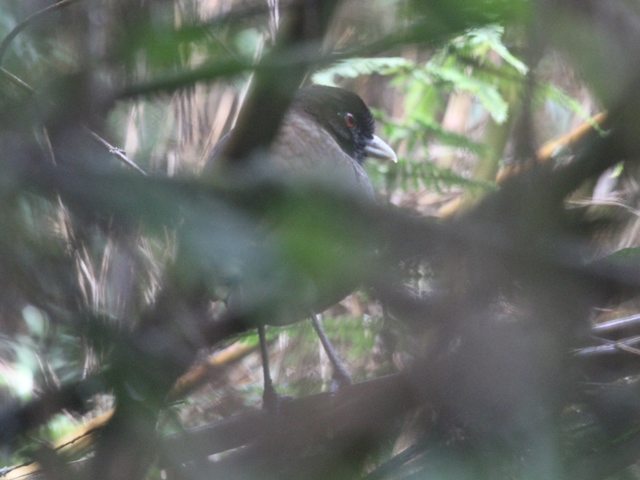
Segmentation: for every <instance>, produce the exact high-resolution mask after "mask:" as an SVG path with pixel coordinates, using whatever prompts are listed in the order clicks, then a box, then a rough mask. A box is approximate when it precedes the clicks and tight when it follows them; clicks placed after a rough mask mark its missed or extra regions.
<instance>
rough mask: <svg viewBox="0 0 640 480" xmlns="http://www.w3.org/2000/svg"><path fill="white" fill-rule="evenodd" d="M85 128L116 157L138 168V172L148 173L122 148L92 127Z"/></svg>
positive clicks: (135, 168)
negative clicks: (112, 143)
mask: <svg viewBox="0 0 640 480" xmlns="http://www.w3.org/2000/svg"><path fill="white" fill-rule="evenodd" d="M84 129H85V130H86V131H87V132H89V134H90V135H91V136H92V137H93V138H95V139H96V140H97V141H99V142H100V143H101V144H103V145H104V146H105V147H107V148H108V149H109V153H110V154H112V155H115V156H116V157H118V158H119V159H120V160H122V162H123V163H125V164H126V165H128V166H130V167H131V168H133V169H134V170H136V171H137V172H138V173H141V174H142V175H145V176H146V175H147V172H145V171H144V170H143V169H142V168H140V167H139V166H138V165H137V164H136V163H135V162H134V161H133V160H131V159H130V158H129V157H127V155H126V154H125V153H124V151H123V150H122V149H121V148H118V147H114V146H113V145H111V144H110V143H109V142H107V141H106V140H105V139H104V138H102V137H101V136H100V135H98V134H97V133H96V132H94V131H93V130H91V129H89V128H87V127H84Z"/></svg>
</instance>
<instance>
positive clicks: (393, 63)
mask: <svg viewBox="0 0 640 480" xmlns="http://www.w3.org/2000/svg"><path fill="white" fill-rule="evenodd" d="M415 68H416V64H415V62H412V61H410V60H407V59H405V58H402V57H381V58H350V59H349V60H341V61H339V62H337V63H336V64H335V65H332V66H331V67H329V68H325V69H323V70H320V71H319V72H316V73H314V74H313V76H312V78H313V81H314V82H315V83H319V84H322V85H330V86H335V85H336V81H337V77H343V78H356V77H359V76H360V75H371V74H373V73H375V74H377V75H398V74H401V73H404V72H410V71H412V70H414V69H415Z"/></svg>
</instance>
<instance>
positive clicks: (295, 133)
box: [203, 85, 397, 408]
mask: <svg viewBox="0 0 640 480" xmlns="http://www.w3.org/2000/svg"><path fill="white" fill-rule="evenodd" d="M233 132H234V131H233V130H231V131H230V132H228V133H227V134H226V135H225V136H224V137H223V138H222V139H221V140H220V141H219V142H218V143H217V144H216V146H215V147H214V149H213V150H212V151H211V153H210V155H209V158H208V160H207V162H206V164H205V167H204V169H203V175H206V177H207V178H216V179H217V180H218V181H220V179H228V180H229V181H236V180H238V179H247V178H251V179H252V180H253V181H258V180H257V179H262V178H263V179H273V178H275V179H278V180H279V181H283V182H285V183H287V184H290V185H306V184H314V185H315V184H318V183H319V184H321V185H323V186H326V187H329V188H332V189H336V190H337V191H340V192H341V193H348V194H349V195H353V196H355V197H357V198H359V199H361V200H363V201H376V196H375V190H374V187H373V185H372V183H371V180H370V179H369V177H368V175H367V173H366V171H365V169H364V166H363V165H364V161H365V159H367V158H374V159H377V160H380V161H390V162H397V156H396V153H395V152H394V150H393V149H392V148H391V147H390V146H389V145H388V144H387V143H386V142H384V141H383V140H382V139H381V138H380V137H378V136H377V135H375V122H374V118H373V115H372V113H371V111H370V110H369V108H368V107H367V106H366V104H365V103H364V101H363V100H362V99H361V98H360V97H359V96H358V95H357V94H356V93H353V92H351V91H349V90H346V89H343V88H339V87H331V86H324V85H309V86H306V87H302V88H300V89H298V90H297V91H296V92H295V93H294V95H293V98H292V101H291V104H290V106H289V108H288V110H287V111H286V113H285V115H284V117H283V120H282V122H281V124H280V126H279V129H278V130H277V133H276V135H275V137H274V139H273V141H272V142H271V144H270V146H269V147H268V148H267V149H266V151H262V152H257V153H255V154H254V155H252V157H251V158H250V159H248V160H249V161H248V162H242V163H241V164H240V165H239V164H238V162H231V161H227V159H225V158H224V156H223V152H224V149H225V145H226V144H227V142H228V141H229V139H230V138H231V137H232V135H233ZM274 230H277V227H274ZM249 268H250V267H249ZM296 281H297V280H296ZM239 282H240V286H239V288H238V290H240V291H242V280H240V281H239ZM352 289H353V288H352ZM350 293H352V290H344V287H340V288H338V289H337V291H334V292H332V293H331V294H329V295H325V297H326V298H322V294H320V297H321V298H313V299H310V300H309V303H310V304H309V305H308V315H302V316H300V314H299V312H297V313H298V315H293V316H291V315H286V314H283V315H275V316H274V318H270V319H269V320H267V321H265V322H264V323H266V324H269V325H272V324H274V325H286V324H289V323H293V322H296V321H299V320H302V319H303V318H306V317H307V316H310V318H311V320H312V324H313V326H314V329H315V330H316V332H317V333H318V336H319V338H320V340H321V343H322V345H323V347H324V348H325V350H326V352H327V355H328V357H329V359H330V361H331V363H332V365H333V370H334V379H335V380H337V383H338V384H343V383H349V382H350V379H349V376H348V373H347V372H346V370H345V369H344V367H343V366H342V364H341V362H340V361H339V359H338V358H337V355H336V354H335V351H333V347H332V346H331V343H330V341H329V340H328V338H327V337H326V335H325V334H324V331H323V330H322V327H321V325H320V321H319V319H318V317H317V313H318V312H321V311H323V310H325V309H326V308H328V307H330V306H331V305H333V304H335V303H338V302H339V301H340V300H342V298H344V297H346V296H347V295H349V294H350ZM230 296H231V297H232V298H235V299H238V298H242V294H237V292H236V294H235V295H234V294H233V293H232V294H231V295H230ZM235 301H236V302H237V303H241V302H242V300H235ZM227 303H228V308H232V307H231V306H230V305H232V304H233V303H234V301H233V300H231V301H228V302H227ZM258 333H259V338H260V345H261V354H262V362H263V368H264V372H263V373H264V382H265V385H264V387H265V388H264V394H263V401H264V404H265V405H266V406H267V408H269V405H274V404H275V403H277V402H276V401H275V400H274V398H276V397H277V394H276V393H275V389H274V387H273V382H272V381H271V377H270V374H269V367H268V357H267V351H266V345H265V334H264V324H263V323H260V324H259V325H258Z"/></svg>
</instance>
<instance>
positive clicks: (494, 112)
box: [426, 62, 509, 123]
mask: <svg viewBox="0 0 640 480" xmlns="http://www.w3.org/2000/svg"><path fill="white" fill-rule="evenodd" d="M426 68H427V71H428V72H429V73H431V74H432V75H433V76H434V77H437V78H439V79H441V80H443V81H446V82H450V83H452V84H453V85H454V87H455V88H458V89H460V90H466V91H468V92H469V93H471V94H472V95H474V96H475V97H476V98H477V99H478V101H479V102H480V103H481V104H482V106H483V107H484V108H486V109H487V111H488V112H489V114H490V115H491V116H492V117H493V119H494V120H495V121H496V123H504V122H505V121H506V119H507V111H508V109H509V105H508V104H507V102H506V101H505V100H504V98H502V96H501V95H500V93H499V92H498V88H497V87H496V86H495V85H492V84H490V83H487V82H485V81H482V80H480V79H479V78H476V77H473V76H470V75H467V74H465V73H464V72H462V71H460V69H459V68H455V67H449V66H438V65H435V64H433V63H431V62H429V64H428V65H427V67H426Z"/></svg>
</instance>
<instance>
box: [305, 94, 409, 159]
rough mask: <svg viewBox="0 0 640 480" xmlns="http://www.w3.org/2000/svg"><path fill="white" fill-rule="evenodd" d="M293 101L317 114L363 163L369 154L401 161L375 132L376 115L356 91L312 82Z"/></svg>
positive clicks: (323, 124)
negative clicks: (312, 83)
mask: <svg viewBox="0 0 640 480" xmlns="http://www.w3.org/2000/svg"><path fill="white" fill-rule="evenodd" d="M293 104H294V107H296V108H300V109H302V110H304V111H305V112H307V113H308V114H309V115H312V116H313V117H315V118H316V120H317V121H318V122H319V123H320V124H321V125H322V126H323V127H324V128H326V129H327V130H328V131H329V132H330V133H331V134H332V135H333V137H334V138H335V139H336V142H338V144H339V145H340V147H341V148H342V150H344V152H345V153H347V154H348V155H349V156H350V157H351V158H353V159H354V160H355V161H356V162H358V163H360V164H362V163H363V162H364V159H365V158H366V157H372V158H377V159H380V160H388V161H392V162H397V161H398V158H397V156H396V154H395V152H394V151H393V149H392V148H391V147H390V146H389V145H387V144H386V143H385V142H384V141H383V140H382V139H380V137H378V136H377V135H375V134H374V128H375V127H374V120H373V115H371V111H370V110H369V109H368V108H367V106H366V105H365V104H364V102H363V101H362V99H361V98H360V97H359V96H358V95H356V94H355V93H353V92H350V91H348V90H344V89H342V88H336V87H327V86H323V85H311V86H309V87H305V88H301V89H300V90H298V91H297V92H296V95H295V97H294V100H293Z"/></svg>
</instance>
